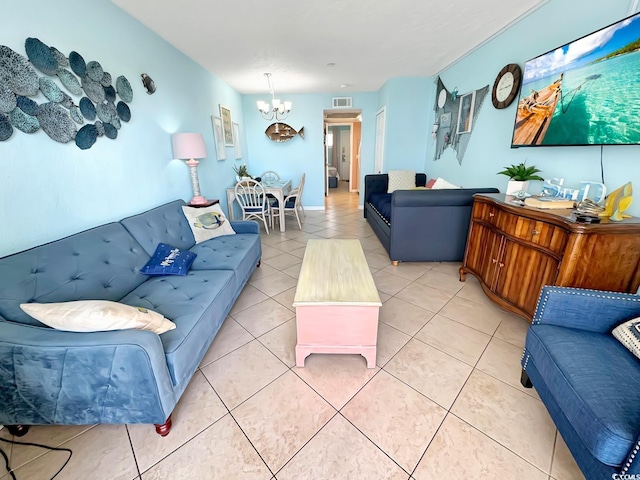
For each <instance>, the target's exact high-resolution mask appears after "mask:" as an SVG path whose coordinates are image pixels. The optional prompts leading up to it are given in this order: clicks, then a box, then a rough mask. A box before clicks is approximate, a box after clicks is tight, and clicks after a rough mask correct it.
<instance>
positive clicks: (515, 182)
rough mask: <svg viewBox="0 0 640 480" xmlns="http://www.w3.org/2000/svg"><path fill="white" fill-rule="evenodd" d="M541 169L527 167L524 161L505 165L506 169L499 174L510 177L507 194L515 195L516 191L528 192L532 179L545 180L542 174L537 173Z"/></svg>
mask: <svg viewBox="0 0 640 480" xmlns="http://www.w3.org/2000/svg"><path fill="white" fill-rule="evenodd" d="M540 171H541V170H538V169H537V168H536V167H534V166H530V167H527V165H525V164H524V163H519V164H518V165H511V166H510V167H504V170H503V171H501V172H498V175H506V176H507V177H509V183H507V192H506V193H507V195H514V194H515V193H516V192H526V191H527V189H528V188H529V181H530V180H544V178H542V177H541V176H540V175H536V173H538V172H540Z"/></svg>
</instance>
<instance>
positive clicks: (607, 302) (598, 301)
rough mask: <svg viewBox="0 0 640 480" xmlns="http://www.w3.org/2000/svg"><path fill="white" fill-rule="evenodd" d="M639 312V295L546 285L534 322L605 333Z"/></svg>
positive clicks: (638, 314)
mask: <svg viewBox="0 0 640 480" xmlns="http://www.w3.org/2000/svg"><path fill="white" fill-rule="evenodd" d="M638 316H640V295H636V294H633V293H620V292H605V291H600V290H588V289H582V288H569V287H552V286H545V287H543V288H542V291H541V292H540V297H539V298H538V305H537V307H536V311H535V313H534V315H533V322H532V323H533V324H534V325H535V324H546V325H556V326H560V327H568V328H576V329H580V330H588V331H591V332H597V333H605V332H609V331H611V330H612V329H613V328H614V327H615V326H616V325H618V324H619V323H621V322H623V321H625V320H629V319H631V318H634V317H638Z"/></svg>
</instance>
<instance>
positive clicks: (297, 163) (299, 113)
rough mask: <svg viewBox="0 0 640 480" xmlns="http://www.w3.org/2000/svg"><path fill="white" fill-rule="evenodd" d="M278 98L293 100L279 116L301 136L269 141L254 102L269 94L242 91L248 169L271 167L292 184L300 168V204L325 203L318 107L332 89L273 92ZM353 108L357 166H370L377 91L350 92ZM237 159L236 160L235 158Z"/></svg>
mask: <svg viewBox="0 0 640 480" xmlns="http://www.w3.org/2000/svg"><path fill="white" fill-rule="evenodd" d="M276 93H277V96H278V97H279V98H280V99H281V100H285V99H286V100H289V101H292V102H293V108H292V110H291V113H290V114H289V116H288V117H287V119H286V120H285V121H284V123H286V124H288V125H289V126H291V127H292V128H294V129H295V130H296V131H298V130H300V128H301V127H304V132H305V137H304V138H301V137H300V136H296V137H294V138H293V139H292V140H290V141H288V142H284V143H276V142H272V141H271V140H270V139H269V138H268V137H267V136H266V135H265V134H264V131H265V130H266V129H267V127H268V126H269V125H270V124H271V123H272V122H268V121H266V120H264V119H263V118H262V116H261V115H260V113H259V112H258V109H257V107H256V101H257V100H264V101H267V100H269V94H268V93H265V94H264V95H245V96H244V97H243V108H244V119H245V125H246V132H247V144H248V148H247V150H248V156H247V158H246V159H245V160H246V162H247V166H248V167H249V172H250V173H251V174H252V175H254V176H256V175H260V174H261V173H262V172H264V171H265V170H275V171H276V172H278V173H279V174H280V176H281V177H283V178H290V179H292V181H293V184H294V186H295V185H297V184H298V181H299V179H300V176H301V175H302V173H305V174H306V179H305V187H304V193H303V196H302V202H303V204H304V205H305V207H307V206H308V207H311V208H314V207H324V182H325V180H324V143H323V128H324V127H323V124H324V120H323V116H322V112H323V111H324V110H326V109H327V110H328V109H330V108H331V99H332V97H339V96H345V95H344V93H339V94H338V93H336V94H329V93H327V94H297V95H289V94H287V93H286V92H276ZM349 96H351V97H352V98H353V108H356V109H361V110H362V151H361V172H362V175H363V176H364V174H365V173H369V172H371V171H373V154H374V139H375V112H376V110H377V94H376V93H374V92H368V93H355V94H353V95H349ZM236 163H241V162H236Z"/></svg>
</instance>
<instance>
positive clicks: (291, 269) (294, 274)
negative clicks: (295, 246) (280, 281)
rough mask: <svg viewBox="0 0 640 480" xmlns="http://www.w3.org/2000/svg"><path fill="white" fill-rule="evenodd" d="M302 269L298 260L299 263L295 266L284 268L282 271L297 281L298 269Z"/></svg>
mask: <svg viewBox="0 0 640 480" xmlns="http://www.w3.org/2000/svg"><path fill="white" fill-rule="evenodd" d="M301 268H302V260H300V262H299V263H297V264H296V265H293V266H291V267H289V268H285V269H283V270H282V271H283V272H284V273H286V274H287V275H290V276H292V277H293V278H295V279H297V278H298V277H300V269H301Z"/></svg>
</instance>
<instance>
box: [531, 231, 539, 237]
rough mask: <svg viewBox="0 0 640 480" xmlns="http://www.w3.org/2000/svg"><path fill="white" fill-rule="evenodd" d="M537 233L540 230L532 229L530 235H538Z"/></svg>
mask: <svg viewBox="0 0 640 480" xmlns="http://www.w3.org/2000/svg"><path fill="white" fill-rule="evenodd" d="M539 234H540V232H539V231H538V230H534V231H533V232H531V235H534V236H535V235H539Z"/></svg>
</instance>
